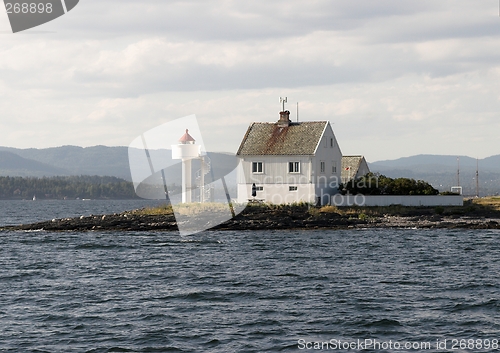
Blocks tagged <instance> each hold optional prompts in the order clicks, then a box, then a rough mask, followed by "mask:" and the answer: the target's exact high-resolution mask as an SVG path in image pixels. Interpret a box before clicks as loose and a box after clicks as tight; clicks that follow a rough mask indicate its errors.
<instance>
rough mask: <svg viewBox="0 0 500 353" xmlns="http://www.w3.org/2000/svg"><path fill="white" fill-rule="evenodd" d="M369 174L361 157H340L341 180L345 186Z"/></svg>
mask: <svg viewBox="0 0 500 353" xmlns="http://www.w3.org/2000/svg"><path fill="white" fill-rule="evenodd" d="M368 173H370V168H369V167H368V163H366V160H365V157H363V156H342V174H341V180H342V183H343V184H345V183H347V182H349V181H351V180H356V179H357V178H359V177H362V176H363V175H366V174H368Z"/></svg>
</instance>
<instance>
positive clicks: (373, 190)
mask: <svg viewBox="0 0 500 353" xmlns="http://www.w3.org/2000/svg"><path fill="white" fill-rule="evenodd" d="M340 191H341V193H342V194H346V193H349V194H351V195H357V194H363V195H437V194H439V191H438V190H437V189H435V188H434V187H432V185H430V184H429V183H427V182H425V181H423V180H415V179H408V178H397V179H392V178H389V177H386V176H385V175H377V174H373V173H368V174H366V175H365V176H362V177H360V178H358V179H356V180H352V181H350V182H348V183H346V184H341V185H340Z"/></svg>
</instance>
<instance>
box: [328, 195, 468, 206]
mask: <svg viewBox="0 0 500 353" xmlns="http://www.w3.org/2000/svg"><path fill="white" fill-rule="evenodd" d="M330 204H331V205H333V206H340V207H341V206H391V205H401V206H463V204H464V198H463V196H461V195H450V196H448V195H446V196H441V195H436V196H399V195H380V196H365V195H340V194H337V195H333V196H332V199H331V203H330Z"/></svg>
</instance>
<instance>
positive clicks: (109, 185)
mask: <svg viewBox="0 0 500 353" xmlns="http://www.w3.org/2000/svg"><path fill="white" fill-rule="evenodd" d="M34 195H35V196H36V197H37V198H38V199H64V198H70V199H75V198H81V199H134V198H137V196H136V194H135V191H134V186H133V184H132V183H131V182H128V181H125V180H123V179H120V178H116V177H107V176H104V177H101V176H64V177H50V178H22V177H8V176H7V177H0V199H31V198H32V197H33V196H34Z"/></svg>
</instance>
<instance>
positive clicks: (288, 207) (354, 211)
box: [133, 197, 500, 219]
mask: <svg viewBox="0 0 500 353" xmlns="http://www.w3.org/2000/svg"><path fill="white" fill-rule="evenodd" d="M234 206H235V207H239V208H241V207H242V205H234ZM227 210H228V205H227V204H226V203H215V202H213V203H203V204H201V203H190V204H179V205H176V212H177V213H178V214H181V215H186V216H187V215H196V214H200V213H204V212H214V213H219V212H227ZM269 211H277V212H288V213H308V214H309V215H311V216H313V217H318V216H320V215H321V214H324V215H326V214H334V213H335V214H339V215H341V216H343V217H347V218H358V219H367V218H373V217H384V216H419V215H443V216H446V215H468V214H470V215H474V214H475V215H481V214H495V215H498V216H500V197H483V198H478V199H470V200H465V202H464V206H438V207H406V206H400V205H392V206H379V207H360V206H351V207H336V206H323V207H319V208H318V207H314V206H312V205H311V204H308V203H306V202H300V203H293V204H284V205H283V204H280V205H278V204H266V203H255V204H248V205H247V206H246V209H245V211H244V213H258V212H269ZM133 213H134V214H139V215H171V214H173V209H172V206H170V205H168V206H167V205H162V206H159V207H148V208H143V209H140V210H136V211H134V212H133Z"/></svg>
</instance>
